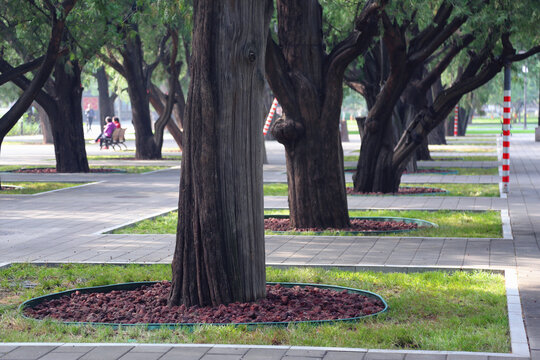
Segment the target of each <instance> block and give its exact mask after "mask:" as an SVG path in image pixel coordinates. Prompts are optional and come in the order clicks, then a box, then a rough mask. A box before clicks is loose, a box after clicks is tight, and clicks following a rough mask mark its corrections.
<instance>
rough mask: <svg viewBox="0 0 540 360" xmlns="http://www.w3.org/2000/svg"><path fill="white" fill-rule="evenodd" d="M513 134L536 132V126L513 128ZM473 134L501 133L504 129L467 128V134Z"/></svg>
mask: <svg viewBox="0 0 540 360" xmlns="http://www.w3.org/2000/svg"><path fill="white" fill-rule="evenodd" d="M510 132H511V133H513V134H534V127H531V128H530V129H515V128H514V129H512V130H511V131H510ZM471 134H501V135H502V130H500V129H498V130H495V129H467V135H471Z"/></svg>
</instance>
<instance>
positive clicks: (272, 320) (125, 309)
mask: <svg viewBox="0 0 540 360" xmlns="http://www.w3.org/2000/svg"><path fill="white" fill-rule="evenodd" d="M170 287H171V283H170V282H169V281H162V282H144V283H127V284H116V285H107V286H99V287H93V288H83V289H75V290H68V291H64V292H61V293H56V294H50V295H46V296H42V297H39V298H34V299H31V300H28V301H26V302H24V303H23V304H22V305H21V306H20V308H21V310H22V312H23V315H24V316H25V317H29V318H34V319H40V320H41V319H46V318H52V319H56V320H60V321H63V322H67V323H78V324H83V323H89V324H109V325H119V324H122V325H136V324H138V325H150V326H192V325H196V324H215V325H216V324H231V323H232V324H289V323H298V322H315V323H319V322H326V321H352V320H358V319H360V318H363V317H366V316H373V315H377V314H379V313H381V312H384V311H386V310H387V308H388V306H387V304H386V302H385V301H384V300H383V299H382V298H381V297H380V296H379V295H377V294H374V293H371V292H369V291H364V290H358V289H350V288H344V287H340V286H332V285H313V284H290V283H282V284H280V283H268V284H267V285H266V290H267V295H266V298H264V299H261V300H258V301H256V302H251V303H231V304H228V305H219V306H217V307H210V306H209V307H198V306H192V307H186V306H184V305H180V306H172V307H169V306H168V305H167V298H168V295H169V291H170Z"/></svg>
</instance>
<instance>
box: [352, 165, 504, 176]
mask: <svg viewBox="0 0 540 360" xmlns="http://www.w3.org/2000/svg"><path fill="white" fill-rule="evenodd" d="M418 169H420V170H422V169H434V170H437V171H441V173H440V174H439V175H446V174H452V173H453V174H454V175H499V169H498V168H497V167H489V168H465V167H461V168H458V167H436V166H419V167H418ZM355 170H356V168H355V167H345V171H355ZM445 173H446V174H445ZM414 175H438V174H437V173H414Z"/></svg>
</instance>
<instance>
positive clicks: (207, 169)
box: [169, 0, 272, 306]
mask: <svg viewBox="0 0 540 360" xmlns="http://www.w3.org/2000/svg"><path fill="white" fill-rule="evenodd" d="M271 5H272V2H271V1H269V0H267V1H251V0H238V1H234V2H232V1H211V0H199V1H195V3H194V20H193V22H194V26H193V55H192V63H191V67H190V71H191V83H190V87H189V93H188V100H187V106H186V113H185V114H186V118H185V123H184V132H185V134H184V135H185V138H184V139H185V144H184V152H183V156H182V173H181V180H180V201H179V205H178V232H177V240H176V249H175V254H174V258H173V264H172V267H173V278H172V290H171V293H170V297H169V303H170V304H172V305H177V304H185V305H186V306H190V305H201V306H203V305H217V304H222V303H230V302H234V301H240V302H246V301H253V300H256V299H258V298H261V297H263V296H264V295H265V291H266V288H265V262H264V221H263V193H262V140H263V139H262V132H261V125H260V120H259V117H260V114H261V112H262V109H261V95H262V90H263V87H264V72H263V64H264V54H265V45H266V38H267V36H266V35H267V31H268V24H269V18H270V14H271Z"/></svg>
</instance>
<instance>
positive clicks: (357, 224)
mask: <svg viewBox="0 0 540 360" xmlns="http://www.w3.org/2000/svg"><path fill="white" fill-rule="evenodd" d="M416 228H418V224H414V223H406V222H403V221H380V220H363V219H351V227H348V228H343V229H324V228H308V229H293V228H292V227H291V225H290V221H289V219H286V218H285V219H283V218H266V219H264V229H265V230H271V231H292V230H294V231H317V232H320V231H325V230H336V231H338V230H339V231H361V232H370V231H395V230H413V229H416Z"/></svg>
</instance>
